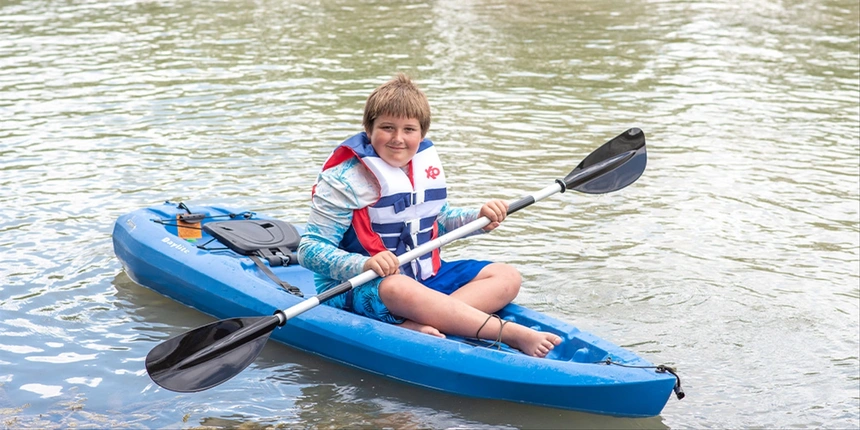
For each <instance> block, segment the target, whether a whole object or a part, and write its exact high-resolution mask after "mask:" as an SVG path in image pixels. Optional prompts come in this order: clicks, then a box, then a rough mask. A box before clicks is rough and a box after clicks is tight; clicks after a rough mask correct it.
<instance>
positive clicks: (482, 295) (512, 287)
mask: <svg viewBox="0 0 860 430" xmlns="http://www.w3.org/2000/svg"><path fill="white" fill-rule="evenodd" d="M522 283H523V279H522V276H520V272H519V271H518V270H517V269H516V268H514V266H511V265H508V264H504V263H492V264H490V265H488V266H486V267H484V268H483V269H481V271H480V272H479V273H478V276H475V278H474V279H472V280H471V281H470V282H469V283H467V284H466V285H463V286H462V287H460V288H459V289H458V290H457V291H454V292H453V293H451V297H455V298H457V299H458V300H460V301H462V302H464V303H466V304H467V305H469V306H471V307H473V308H476V309H479V310H481V311H484V312H486V313H493V312H496V311H498V310H499V309H501V308H503V307H505V306H506V305H507V304H508V303H510V302H511V301H513V300H514V298H516V297H517V294H519V292H520V286H521V285H522Z"/></svg>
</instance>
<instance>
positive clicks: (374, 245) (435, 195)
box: [323, 132, 448, 280]
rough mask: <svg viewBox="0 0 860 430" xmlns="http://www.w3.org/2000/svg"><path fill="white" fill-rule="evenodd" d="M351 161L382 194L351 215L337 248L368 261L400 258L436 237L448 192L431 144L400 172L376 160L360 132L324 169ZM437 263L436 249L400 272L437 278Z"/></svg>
mask: <svg viewBox="0 0 860 430" xmlns="http://www.w3.org/2000/svg"><path fill="white" fill-rule="evenodd" d="M352 157H357V158H358V159H359V161H360V162H361V163H362V164H363V165H364V166H365V167H367V169H368V170H370V172H371V173H373V175H374V176H375V177H376V180H377V182H378V183H379V189H380V192H379V197H378V199H377V200H376V202H374V203H373V204H371V205H369V206H366V207H364V208H362V209H358V210H356V211H354V212H353V216H352V225H351V226H350V228H349V229H348V230H347V232H346V233H345V234H344V237H343V240H341V243H340V244H339V247H340V248H341V249H343V250H346V251H349V252H356V253H360V254H363V255H367V256H371V255H375V254H377V253H378V252H381V251H383V250H386V249H387V250H389V251H391V252H393V253H394V255H398V256H399V255H401V254H403V253H404V252H406V251H409V250H411V249H413V248H415V247H417V246H420V245H422V244H424V243H426V242H429V241H431V240H433V239H435V238H436V237H437V235H438V226H437V225H436V217H437V216H438V215H439V212H440V211H441V210H442V206H444V205H445V202H446V199H447V197H448V192H447V188H446V186H445V172H444V171H443V170H442V162H441V160H440V159H439V154H438V153H437V152H436V148H435V147H434V146H433V142H431V141H430V140H428V139H424V140H422V141H421V143H420V145H419V147H418V152H417V153H416V154H415V156H414V157H413V158H412V160H411V161H410V163H409V164H408V165H407V169H406V171H404V169H401V168H399V167H394V166H392V165H390V164H388V163H386V162H385V160H383V159H382V158H380V157H379V155H378V154H377V153H376V151H375V150H374V149H373V146H371V144H370V139H369V138H368V136H367V134H366V133H364V132H362V133H359V134H357V135H355V136H353V137H351V138H349V139H347V140H346V141H344V142H343V143H341V144H340V145H339V146H338V147H337V148H335V150H334V152H332V154H331V155H330V156H329V158H328V160H326V162H325V164H323V170H326V169H329V168H331V167H334V166H337V165H338V164H341V163H343V162H344V161H347V160H349V159H351V158H352ZM440 264H441V260H440V257H439V250H438V249H436V250H434V251H432V252H430V253H427V254H425V255H423V256H421V257H419V258H417V259H416V260H413V261H412V262H411V263H407V264H404V265H403V266H401V267H400V273H401V274H404V275H407V276H410V277H412V278H414V279H417V280H424V279H427V278H429V277H430V276H432V275H434V274H436V271H437V270H439V266H440Z"/></svg>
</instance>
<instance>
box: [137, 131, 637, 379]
mask: <svg viewBox="0 0 860 430" xmlns="http://www.w3.org/2000/svg"><path fill="white" fill-rule="evenodd" d="M646 160H647V155H646V153H645V133H643V132H642V130H639V129H638V128H632V129H630V130H627V131H625V132H624V133H622V134H620V135H618V136H617V137H615V138H614V139H612V140H610V141H609V142H606V143H605V144H603V145H602V146H601V147H600V148H597V149H596V150H595V151H594V152H592V153H591V154H589V155H588V157H585V159H584V160H582V162H581V163H579V165H578V166H576V168H575V169H573V170H572V171H571V172H570V173H569V174H568V175H567V176H565V177H564V179H556V181H555V183H554V184H552V185H550V186H547V187H546V188H544V189H542V190H540V191H538V192H537V193H535V194H533V195H530V196H526V197H523V198H521V199H519V200H517V201H515V202H513V203H511V204H510V205H509V208H508V214H512V213H514V212H517V211H519V210H521V209H523V208H525V207H527V206H529V205H531V204H533V203H535V202H537V201H539V200H542V199H544V198H546V197H549V196H550V195H553V194H555V193H558V192H562V193H563V192H565V191H566V190H568V189H573V190H576V191H580V192H583V193H589V194H602V193H608V192H612V191H617V190H620V189H622V188H624V187H626V186H628V185H630V184H632V183H633V182H635V181H636V180H637V179H639V176H641V175H642V172H644V171H645V164H646ZM489 223H490V220H489V219H487V218H486V217H481V218H479V219H477V220H475V221H472V222H471V223H469V224H466V225H464V226H462V227H460V228H458V229H456V230H453V231H451V232H449V233H447V234H445V235H443V236H440V237H438V238H436V239H434V240H432V241H430V242H428V243H425V244H423V245H421V246H419V247H417V248H415V249H413V250H411V251H408V252H406V253H404V254H402V255H400V256H399V257H398V260H399V262H400V264H401V265H403V264H406V263H408V262H410V261H412V260H414V259H416V258H418V257H419V256H422V255H424V254H427V253H428V252H430V251H432V250H434V249H436V248H440V247H442V246H444V245H445V244H447V243H450V242H453V241H454V240H457V239H460V238H462V237H464V236H467V235H469V234H471V233H473V232H475V231H477V230H479V229H481V228H484V227H485V226H487V224H489ZM377 276H378V275H377V274H376V273H375V272H374V271H372V270H368V271H366V272H364V273H362V274H360V275H358V276H355V277H353V278H351V279H349V280H348V281H346V282H344V283H342V284H340V285H338V286H336V287H334V288H332V289H329V290H327V291H325V292H323V293H321V294H319V295H317V296H315V297H311V298H308V299H306V300H304V301H302V302H300V303H298V304H296V305H294V306H291V307H289V308H287V309H285V310H279V311H277V312H275V314H274V315H271V316H262V317H246V318H232V319H226V320H221V321H216V322H214V323H211V324H208V325H205V326H202V327H198V328H196V329H193V330H191V331H189V332H186V333H184V334H181V335H178V336H175V337H173V338H171V339H168V340H166V341H164V342H163V343H161V344H159V345H157V346H156V347H155V348H153V349H152V351H150V352H149V354H148V355H147V356H146V371H147V372H148V373H149V376H150V377H151V378H152V380H153V381H154V382H155V383H156V384H158V385H160V386H162V387H164V388H166V389H168V390H171V391H178V392H196V391H203V390H206V389H209V388H212V387H214V386H216V385H218V384H220V383H222V382H224V381H227V380H228V379H230V378H232V377H233V376H236V375H237V374H239V372H241V371H242V370H244V369H245V368H246V367H247V366H248V365H250V364H251V363H252V362H253V361H254V360H255V359H256V358H257V356H258V355H259V354H260V352H261V351H262V349H263V346H265V344H266V341H267V340H268V339H269V336H270V335H271V333H272V331H273V330H274V329H275V328H277V327H279V326H282V325H284V324H286V322H287V321H289V320H290V319H291V318H294V317H296V316H298V315H300V314H301V313H303V312H306V311H308V310H310V309H313V308H314V307H316V306H317V305H319V304H320V303H322V302H325V301H326V300H328V299H330V298H332V297H334V296H337V295H338V294H343V293H345V292H347V291H349V290H351V289H353V288H355V287H357V286H359V285H361V284H364V283H366V282H369V281H371V280H373V279H375V278H376V277H377Z"/></svg>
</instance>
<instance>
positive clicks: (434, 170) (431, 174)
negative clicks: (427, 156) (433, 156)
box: [424, 166, 442, 179]
mask: <svg viewBox="0 0 860 430" xmlns="http://www.w3.org/2000/svg"><path fill="white" fill-rule="evenodd" d="M424 173H426V174H427V179H436V177H437V176H439V174H440V173H442V171H441V170H439V168H438V167H433V166H430V167H428V168H427V170H425V171H424Z"/></svg>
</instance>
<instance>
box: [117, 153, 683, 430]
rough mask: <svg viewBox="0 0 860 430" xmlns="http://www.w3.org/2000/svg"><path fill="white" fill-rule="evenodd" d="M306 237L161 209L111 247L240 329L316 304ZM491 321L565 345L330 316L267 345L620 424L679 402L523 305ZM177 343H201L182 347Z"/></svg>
mask: <svg viewBox="0 0 860 430" xmlns="http://www.w3.org/2000/svg"><path fill="white" fill-rule="evenodd" d="M643 145H644V143H643ZM642 169H644V165H643V166H642ZM634 180H635V178H634ZM563 187H564V186H563V185H562V192H563V191H564V189H563ZM301 231H302V226H300V225H295V224H292V223H289V222H285V221H282V220H276V219H273V218H269V217H266V216H264V215H261V214H257V213H255V212H252V211H248V210H236V209H231V208H222V207H217V206H188V205H186V204H185V203H176V202H165V203H164V204H161V205H157V206H153V207H149V208H143V209H137V210H134V211H132V212H130V213H128V214H125V215H122V216H120V217H119V218H118V219H117V221H116V222H115V224H114V229H113V246H114V252H115V254H116V256H117V257H118V259H119V260H120V261H121V262H122V265H123V268H124V270H125V272H126V273H127V274H128V276H129V277H130V278H131V279H132V280H133V281H134V282H136V283H138V284H140V285H143V286H145V287H148V288H150V289H152V290H155V291H156V292H158V293H160V294H163V295H165V296H168V297H170V298H172V299H174V300H176V301H178V302H180V303H182V304H185V305H187V306H189V307H192V308H195V309H198V310H200V311H202V312H204V313H207V314H209V315H212V316H213V317H216V318H235V319H234V320H229V321H239V322H240V323H241V322H242V321H244V320H242V319H239V318H236V317H243V316H266V315H268V316H271V315H273V313H277V312H278V310H279V309H285V308H291V307H295V306H297V305H301V304H302V303H304V302H307V301H308V299H309V298H313V297H315V296H317V293H316V290H315V288H314V281H313V273H312V272H310V271H309V270H307V269H305V268H303V267H301V266H300V265H298V264H297V263H296V259H295V247H296V245H297V244H298V239H299V236H300V234H301ZM497 314H498V315H499V316H500V317H501V318H502V319H504V320H507V321H515V322H517V323H519V324H522V325H525V326H528V327H532V328H534V329H536V330H540V331H548V332H552V333H555V334H557V335H559V336H560V337H561V338H562V343H561V344H560V345H558V346H557V347H555V349H553V350H552V351H551V352H550V354H549V355H548V356H547V357H546V358H535V357H530V356H527V355H525V354H522V353H520V352H519V351H517V350H515V349H512V348H509V347H508V346H506V345H504V344H495V345H494V344H491V343H490V342H487V341H481V340H477V339H469V338H460V337H455V336H448V337H447V338H444V339H443V338H437V337H433V336H429V335H425V334H422V333H418V332H415V331H411V330H408V329H404V328H402V327H399V326H397V325H393V324H387V323H383V322H380V321H376V320H373V319H370V318H366V317H362V316H359V315H356V314H353V313H350V312H347V311H343V310H340V309H337V308H334V307H331V306H325V305H323V306H314V307H309V308H308V309H306V310H302V311H301V312H300V313H299V314H297V315H295V316H292V317H291V318H290V319H289V323H288V324H284V323H283V322H282V323H281V324H280V325H279V326H278V327H276V328H274V329H273V330H272V332H271V338H273V339H274V340H276V341H279V342H282V343H284V344H286V345H289V346H290V347H293V348H296V349H299V350H303V351H306V352H309V353H313V354H316V355H319V356H321V357H325V358H327V359H329V360H333V361H336V362H339V363H342V364H344V365H348V366H353V367H356V368H359V369H362V370H364V371H368V372H372V373H375V374H378V375H383V376H385V377H388V378H392V379H395V380H399V381H403V382H406V383H410V384H414V385H417V386H422V387H427V388H430V389H435V390H439V391H443V392H447V393H453V394H456V395H461V396H466V397H473V398H482V399H496V400H505V401H510V402H517V403H524V404H531V405H539V406H545V407H550V408H558V409H566V410H575V411H583V412H590V413H596V414H605V415H612V416H624V417H649V416H655V415H659V414H660V412H661V411H662V409H663V407H664V406H665V404H666V402H667V401H668V399H669V397H670V395H671V394H672V392H673V390H675V393H676V394H679V396H678V397H679V398H680V397H681V395H680V393H679V389H680V379H679V378H678V377H677V375H676V373H675V371H674V369H672V368H671V367H668V366H662V365H661V366H655V365H654V364H652V363H651V362H649V361H647V360H645V359H643V358H641V357H639V356H637V355H636V354H634V353H633V352H631V351H629V350H626V349H624V348H621V347H619V346H617V345H614V344H612V343H610V342H608V341H606V340H603V339H601V338H599V337H597V336H595V335H593V334H591V333H587V332H584V331H581V330H579V329H578V328H576V327H574V326H573V325H571V324H568V323H566V322H564V321H561V320H559V319H556V318H553V317H551V316H549V315H546V314H543V313H540V312H536V311H534V310H531V309H528V308H526V307H523V306H519V305H516V304H509V305H508V306H506V307H505V308H503V309H502V310H500V311H499V312H497ZM269 318H272V317H269ZM182 342H183V343H194V342H206V340H203V339H197V340H195V338H194V337H193V336H189V337H185V338H183V339H182ZM252 342H259V340H257V339H255V340H253V341H252ZM262 342H265V339H263V340H262ZM246 347H248V344H245V345H242V346H241V347H237V348H236V351H239V352H235V351H234V352H231V353H233V354H240V353H242V352H241V350H242V348H246ZM259 348H262V346H260V347H259ZM254 357H255V356H252V357H251V358H250V359H249V360H250V361H249V362H248V363H245V364H243V366H245V365H247V364H250V362H252V361H253V359H254ZM202 360H205V358H201V359H199V360H197V361H198V362H200V361H202ZM234 373H235V372H234ZM222 379H226V378H222ZM219 382H220V381H219ZM207 388H208V387H207Z"/></svg>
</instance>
